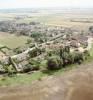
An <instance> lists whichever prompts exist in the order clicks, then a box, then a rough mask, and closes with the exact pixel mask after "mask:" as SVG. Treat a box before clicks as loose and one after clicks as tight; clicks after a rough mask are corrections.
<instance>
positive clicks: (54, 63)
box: [47, 56, 63, 70]
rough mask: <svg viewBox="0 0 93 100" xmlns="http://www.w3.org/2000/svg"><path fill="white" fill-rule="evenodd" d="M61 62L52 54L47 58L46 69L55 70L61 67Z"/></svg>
mask: <svg viewBox="0 0 93 100" xmlns="http://www.w3.org/2000/svg"><path fill="white" fill-rule="evenodd" d="M62 65H63V62H62V60H61V59H60V58H59V57H58V56H52V57H49V58H48V61H47V69H49V70H56V69H60V68H62Z"/></svg>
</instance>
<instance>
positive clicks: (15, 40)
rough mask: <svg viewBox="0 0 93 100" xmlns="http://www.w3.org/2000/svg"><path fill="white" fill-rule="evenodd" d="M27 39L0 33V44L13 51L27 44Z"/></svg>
mask: <svg viewBox="0 0 93 100" xmlns="http://www.w3.org/2000/svg"><path fill="white" fill-rule="evenodd" d="M27 39H28V37H26V36H19V37H18V36H16V35H12V34H9V33H3V32H0V44H1V45H5V46H8V47H9V48H11V49H13V48H16V47H19V46H24V45H25V43H26V42H27Z"/></svg>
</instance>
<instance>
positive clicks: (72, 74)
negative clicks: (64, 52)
mask: <svg viewBox="0 0 93 100" xmlns="http://www.w3.org/2000/svg"><path fill="white" fill-rule="evenodd" d="M0 100H93V63H89V64H85V65H84V64H83V65H80V66H79V67H78V68H76V69H73V70H71V71H69V72H65V73H64V74H62V75H60V76H50V77H48V78H43V79H42V80H41V81H36V82H34V83H33V84H32V85H29V86H15V87H13V86H12V87H0Z"/></svg>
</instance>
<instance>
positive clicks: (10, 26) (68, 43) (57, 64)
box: [0, 21, 93, 72]
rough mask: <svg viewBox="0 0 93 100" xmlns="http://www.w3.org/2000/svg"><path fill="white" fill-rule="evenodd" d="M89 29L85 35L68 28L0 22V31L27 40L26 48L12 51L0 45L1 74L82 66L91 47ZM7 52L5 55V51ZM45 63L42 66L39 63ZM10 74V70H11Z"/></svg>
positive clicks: (91, 39)
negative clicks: (75, 65) (71, 65)
mask: <svg viewBox="0 0 93 100" xmlns="http://www.w3.org/2000/svg"><path fill="white" fill-rule="evenodd" d="M92 30H93V29H92V27H90V28H89V29H88V31H87V32H84V31H80V30H73V29H71V28H67V27H62V26H61V27H60V26H47V25H43V24H41V23H39V22H30V23H29V24H26V23H16V22H13V21H11V22H10V21H5V22H3V21H2V22H0V31H1V32H8V33H9V34H15V35H17V36H20V35H25V36H28V37H30V38H31V39H29V40H28V41H27V44H26V45H25V47H18V48H15V49H13V50H11V49H10V48H8V47H7V46H3V45H2V44H1V45H0V71H1V72H2V71H3V72H6V71H10V69H11V70H13V72H29V71H37V70H42V69H41V68H40V67H41V66H44V67H47V68H48V69H50V70H51V69H60V68H62V67H64V66H65V65H67V64H72V63H79V64H80V63H82V62H83V61H84V60H85V59H87V57H88V56H89V51H90V50H91V48H92V44H93V33H92ZM3 49H7V51H8V52H4V50H3ZM9 52H12V54H10V53H9ZM43 61H45V62H46V63H45V64H43V65H42V62H43ZM10 72H11V71H10Z"/></svg>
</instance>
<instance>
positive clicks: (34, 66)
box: [28, 59, 40, 70]
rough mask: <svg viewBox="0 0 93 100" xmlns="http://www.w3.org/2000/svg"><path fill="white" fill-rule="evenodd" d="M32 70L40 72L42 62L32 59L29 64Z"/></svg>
mask: <svg viewBox="0 0 93 100" xmlns="http://www.w3.org/2000/svg"><path fill="white" fill-rule="evenodd" d="M28 65H29V66H28V67H30V69H31V70H39V69H40V61H39V60H34V59H30V60H29V64H28Z"/></svg>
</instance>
